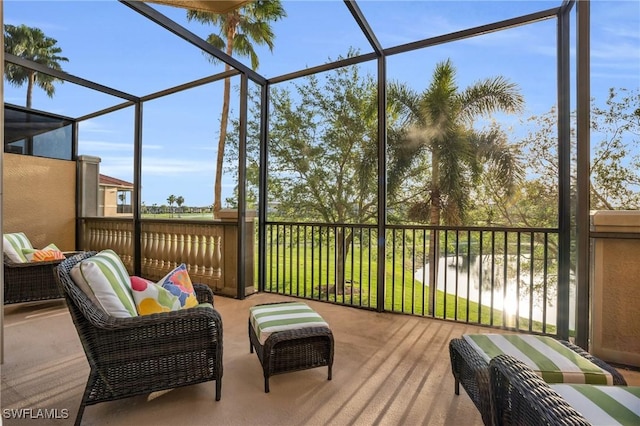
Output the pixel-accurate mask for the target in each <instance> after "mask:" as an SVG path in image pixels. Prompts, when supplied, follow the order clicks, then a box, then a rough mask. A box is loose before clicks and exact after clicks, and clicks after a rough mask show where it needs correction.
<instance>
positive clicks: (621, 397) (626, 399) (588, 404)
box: [550, 384, 640, 425]
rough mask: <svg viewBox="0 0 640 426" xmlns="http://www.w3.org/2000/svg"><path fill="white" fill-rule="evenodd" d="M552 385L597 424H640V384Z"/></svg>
mask: <svg viewBox="0 0 640 426" xmlns="http://www.w3.org/2000/svg"><path fill="white" fill-rule="evenodd" d="M550 386H551V388H552V389H553V390H555V391H556V392H558V393H559V394H560V395H561V396H562V397H563V398H564V400H565V401H567V402H568V403H569V405H571V406H572V407H573V408H574V409H575V410H576V411H578V412H579V413H580V414H582V415H583V416H584V418H585V419H587V421H588V422H589V423H591V424H593V425H617V424H620V425H640V386H592V385H570V384H561V385H550Z"/></svg>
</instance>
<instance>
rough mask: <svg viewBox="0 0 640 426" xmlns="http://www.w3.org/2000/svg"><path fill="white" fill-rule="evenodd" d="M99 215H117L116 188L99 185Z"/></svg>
mask: <svg viewBox="0 0 640 426" xmlns="http://www.w3.org/2000/svg"><path fill="white" fill-rule="evenodd" d="M98 212H99V213H98V214H99V215H100V216H118V190H117V189H116V188H115V187H113V186H101V187H100V205H99V206H98Z"/></svg>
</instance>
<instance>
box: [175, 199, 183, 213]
mask: <svg viewBox="0 0 640 426" xmlns="http://www.w3.org/2000/svg"><path fill="white" fill-rule="evenodd" d="M176 204H177V205H178V208H179V209H180V210H178V217H180V212H181V211H182V209H181V207H182V205H183V204H184V197H183V196H182V195H180V196H178V198H176Z"/></svg>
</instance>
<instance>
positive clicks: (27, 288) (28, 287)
mask: <svg viewBox="0 0 640 426" xmlns="http://www.w3.org/2000/svg"><path fill="white" fill-rule="evenodd" d="M3 258H4V304H5V305H10V304H13V303H22V302H36V301H40V300H50V299H60V298H62V297H63V295H62V293H61V292H60V289H59V288H58V286H57V285H56V281H55V277H54V268H55V267H56V266H58V265H59V264H60V262H62V260H50V261H45V262H28V263H14V262H12V261H11V260H10V259H9V258H8V257H7V256H6V255H3Z"/></svg>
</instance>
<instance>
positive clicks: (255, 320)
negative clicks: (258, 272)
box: [249, 302, 329, 345]
mask: <svg viewBox="0 0 640 426" xmlns="http://www.w3.org/2000/svg"><path fill="white" fill-rule="evenodd" d="M249 320H250V321H251V326H252V327H253V330H254V331H255V332H256V336H257V337H258V340H259V341H260V344H261V345H264V342H266V340H267V338H269V336H270V335H271V334H273V333H275V332H277V331H285V330H296V329H300V328H306V327H329V324H327V323H326V321H325V320H324V319H322V317H321V316H320V314H318V313H317V312H316V311H314V310H313V309H311V308H310V307H309V306H307V304H306V303H302V302H284V303H273V304H267V305H257V306H253V307H251V308H249Z"/></svg>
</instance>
